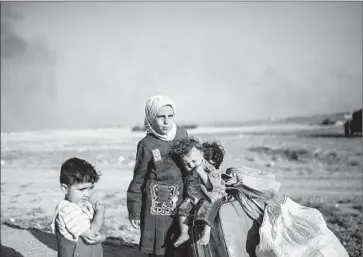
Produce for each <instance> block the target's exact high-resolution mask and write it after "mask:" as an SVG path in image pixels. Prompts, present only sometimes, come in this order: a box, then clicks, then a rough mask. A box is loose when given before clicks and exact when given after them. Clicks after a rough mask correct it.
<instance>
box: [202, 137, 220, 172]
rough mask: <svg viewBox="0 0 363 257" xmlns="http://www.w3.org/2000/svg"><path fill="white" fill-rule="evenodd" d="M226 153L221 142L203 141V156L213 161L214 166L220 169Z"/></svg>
mask: <svg viewBox="0 0 363 257" xmlns="http://www.w3.org/2000/svg"><path fill="white" fill-rule="evenodd" d="M224 154H225V151H224V148H223V146H222V145H221V144H220V143H219V142H217V141H213V142H212V143H209V142H205V143H203V157H204V159H205V160H207V161H213V166H214V167H215V168H216V169H219V167H220V166H221V164H222V162H223V158H224Z"/></svg>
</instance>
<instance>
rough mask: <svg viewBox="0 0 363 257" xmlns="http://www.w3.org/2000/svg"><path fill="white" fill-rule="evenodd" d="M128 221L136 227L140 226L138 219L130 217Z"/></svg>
mask: <svg viewBox="0 0 363 257" xmlns="http://www.w3.org/2000/svg"><path fill="white" fill-rule="evenodd" d="M130 223H131V225H132V226H133V227H134V228H136V229H137V228H139V227H140V220H131V219H130Z"/></svg>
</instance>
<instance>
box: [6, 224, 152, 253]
mask: <svg viewBox="0 0 363 257" xmlns="http://www.w3.org/2000/svg"><path fill="white" fill-rule="evenodd" d="M103 249H104V257H147V255H145V254H142V253H139V252H138V251H136V250H135V249H133V248H131V247H130V246H127V245H122V244H121V245H119V246H116V245H110V244H104V245H103ZM0 253H1V254H0V256H2V257H56V256H57V252H56V240H55V236H54V235H52V234H49V233H45V232H41V231H38V230H25V229H17V228H11V227H9V226H7V225H3V224H2V225H1V251H0Z"/></svg>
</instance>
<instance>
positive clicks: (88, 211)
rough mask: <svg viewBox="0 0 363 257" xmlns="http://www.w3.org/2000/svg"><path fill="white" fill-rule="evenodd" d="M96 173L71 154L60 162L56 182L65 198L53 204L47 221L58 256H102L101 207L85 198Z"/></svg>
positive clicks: (103, 232) (97, 175)
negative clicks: (54, 239) (49, 218)
mask: <svg viewBox="0 0 363 257" xmlns="http://www.w3.org/2000/svg"><path fill="white" fill-rule="evenodd" d="M99 177H100V175H99V174H98V173H97V172H96V170H95V168H94V167H93V166H92V165H91V164H90V163H89V162H87V161H85V160H83V159H79V158H76V157H74V158H71V159H68V160H67V161H65V162H64V163H63V165H62V167H61V171H60V184H61V190H62V191H63V193H64V194H65V198H64V200H63V201H61V202H60V203H59V204H58V205H57V207H56V211H55V216H54V218H53V221H52V225H51V226H52V230H53V233H55V234H56V238H57V245H58V257H73V256H80V257H102V256H103V249H102V245H101V243H102V242H104V241H105V240H106V233H105V231H104V226H103V225H104V224H103V223H104V216H105V207H104V206H103V205H102V204H101V203H99V202H97V203H96V204H95V207H93V206H92V205H91V203H90V202H89V198H90V196H91V192H92V189H93V187H94V183H96V182H97V181H98V180H99ZM84 240H85V241H86V243H87V244H86V243H85V242H84Z"/></svg>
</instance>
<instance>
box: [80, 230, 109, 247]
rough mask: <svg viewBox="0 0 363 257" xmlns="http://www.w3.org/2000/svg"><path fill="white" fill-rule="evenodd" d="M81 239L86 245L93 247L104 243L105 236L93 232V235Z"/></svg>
mask: <svg viewBox="0 0 363 257" xmlns="http://www.w3.org/2000/svg"><path fill="white" fill-rule="evenodd" d="M83 239H84V240H85V241H86V243H87V244H91V245H94V244H99V243H102V242H104V241H106V235H105V234H102V233H99V232H95V233H94V235H90V236H87V237H84V238H83Z"/></svg>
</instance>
